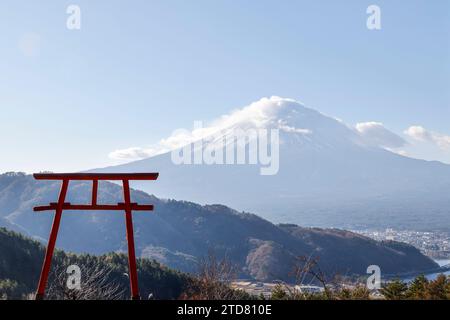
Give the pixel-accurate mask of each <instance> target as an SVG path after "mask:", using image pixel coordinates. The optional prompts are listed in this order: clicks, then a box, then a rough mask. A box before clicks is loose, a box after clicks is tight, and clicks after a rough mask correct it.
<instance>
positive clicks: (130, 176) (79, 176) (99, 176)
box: [33, 173, 159, 181]
mask: <svg viewBox="0 0 450 320" xmlns="http://www.w3.org/2000/svg"><path fill="white" fill-rule="evenodd" d="M158 175H159V174H158V173H125V174H124V173H35V174H33V177H34V178H35V179H36V180H88V181H93V180H109V181H114V180H115V181H117V180H156V179H158Z"/></svg>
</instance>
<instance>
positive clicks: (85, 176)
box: [33, 173, 159, 300]
mask: <svg viewBox="0 0 450 320" xmlns="http://www.w3.org/2000/svg"><path fill="white" fill-rule="evenodd" d="M158 175H159V174H158V173H36V174H34V175H33V176H34V178H35V179H36V180H58V181H62V185H61V191H60V193H59V198H58V202H52V203H50V204H49V205H48V206H39V207H35V208H34V211H36V212H38V211H51V210H55V218H54V220H53V224H52V229H51V232H50V236H49V240H48V245H47V251H46V253H45V258H44V263H43V265H42V271H41V276H40V278H39V285H38V288H37V292H36V297H35V299H36V300H42V299H44V295H45V287H46V286H47V280H48V275H49V272H50V267H51V262H52V257H53V251H54V249H55V243H56V238H57V236H58V229H59V224H60V222H61V216H62V212H63V211H64V210H123V211H125V223H126V230H127V242H128V268H129V277H130V289H131V290H130V291H131V299H133V300H139V299H140V296H139V288H138V278H137V270H136V255H135V250H134V236H133V219H132V211H133V210H134V211H152V210H153V205H139V204H137V203H132V202H131V195H130V183H129V181H130V180H156V179H158ZM71 180H77V181H83V180H84V181H92V201H91V204H71V203H69V202H65V199H66V195H67V189H68V187H69V181H71ZM100 180H109V181H122V184H123V195H124V202H120V203H118V204H116V205H107V204H98V203H97V192H98V181H100Z"/></svg>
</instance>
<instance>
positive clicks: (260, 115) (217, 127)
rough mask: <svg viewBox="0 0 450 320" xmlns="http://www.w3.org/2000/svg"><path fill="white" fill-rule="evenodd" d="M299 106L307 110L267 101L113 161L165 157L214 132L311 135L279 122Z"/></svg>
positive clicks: (123, 153)
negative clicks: (267, 131)
mask: <svg viewBox="0 0 450 320" xmlns="http://www.w3.org/2000/svg"><path fill="white" fill-rule="evenodd" d="M292 105H295V106H297V107H303V105H302V104H300V103H299V102H297V101H295V100H292V99H285V98H280V97H270V98H263V99H261V100H259V101H257V102H254V103H252V104H250V105H249V106H246V107H244V108H242V109H237V110H235V111H233V112H231V113H229V114H226V115H223V116H221V117H219V118H217V119H215V120H214V121H212V122H211V123H209V124H207V125H202V124H201V123H198V124H196V125H194V129H193V130H190V131H189V130H185V129H179V130H176V131H174V132H173V133H172V135H170V136H169V137H168V138H165V139H162V140H160V141H159V142H158V143H157V144H155V145H151V146H149V147H146V148H139V147H133V148H127V149H122V150H116V151H113V152H111V153H110V154H109V157H110V158H113V159H118V160H138V159H144V158H148V157H152V156H155V155H158V154H162V153H165V152H168V151H171V150H175V149H177V148H181V147H183V146H185V145H187V144H189V143H193V142H195V141H198V140H200V139H205V138H207V137H210V136H212V135H213V134H214V133H217V132H220V131H223V132H229V130H233V128H239V129H243V130H247V129H250V128H251V129H259V128H266V129H267V128H276V129H280V130H282V131H285V132H289V133H296V134H304V135H306V134H311V133H312V131H311V130H309V129H305V128H297V127H296V126H293V125H292V124H291V125H289V124H288V123H286V121H279V118H278V115H279V114H280V113H282V112H294V113H295V112H296V110H295V108H285V107H286V106H292Z"/></svg>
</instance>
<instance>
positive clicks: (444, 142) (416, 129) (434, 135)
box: [404, 126, 450, 150]
mask: <svg viewBox="0 0 450 320" xmlns="http://www.w3.org/2000/svg"><path fill="white" fill-rule="evenodd" d="M404 133H405V134H406V135H407V136H409V137H411V138H413V139H414V140H417V141H422V142H431V143H434V144H436V145H437V146H438V147H439V148H440V149H442V150H449V149H450V136H448V135H445V134H442V133H438V132H434V131H429V130H427V129H425V128H424V127H422V126H411V127H409V128H408V129H407V130H405V132H404Z"/></svg>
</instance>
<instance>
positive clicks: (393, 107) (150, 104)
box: [0, 0, 450, 172]
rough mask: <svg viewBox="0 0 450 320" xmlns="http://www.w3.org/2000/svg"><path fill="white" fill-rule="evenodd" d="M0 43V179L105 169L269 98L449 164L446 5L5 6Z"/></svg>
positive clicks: (238, 0)
mask: <svg viewBox="0 0 450 320" xmlns="http://www.w3.org/2000/svg"><path fill="white" fill-rule="evenodd" d="M70 4H76V5H78V6H79V7H80V8H81V30H69V29H67V27H66V20H67V18H68V16H69V15H68V14H67V13H66V9H67V7H68V6H69V5H70ZM371 4H376V5H378V6H379V7H380V8H381V23H382V29H381V30H375V31H373V30H372V31H371V30H368V29H367V27H366V20H367V17H368V14H367V13H366V9H367V7H368V6H369V5H371ZM0 40H1V41H0V111H1V115H2V117H1V120H2V121H1V124H0V150H1V151H0V152H1V153H0V154H1V161H0V172H4V171H10V170H14V171H27V172H32V171H40V170H52V171H73V170H81V169H89V168H92V167H97V166H104V165H108V164H112V163H114V160H112V159H110V158H109V157H108V154H109V153H110V152H112V151H114V150H117V149H123V148H128V147H132V146H145V145H149V144H152V143H154V142H156V141H158V140H160V139H161V138H163V137H166V136H169V135H170V134H171V132H172V131H173V130H174V129H176V128H190V127H191V126H192V124H193V122H194V121H195V120H205V121H206V120H211V119H214V118H217V117H218V116H220V115H222V114H226V113H229V112H230V111H231V110H233V109H235V108H238V107H243V106H245V105H248V104H250V103H251V102H253V101H255V100H259V99H260V98H261V97H266V96H272V95H277V96H281V97H286V98H293V99H296V100H299V101H302V102H303V103H305V104H306V105H308V106H310V107H313V108H315V109H317V110H320V111H322V112H324V113H326V114H329V115H333V116H335V117H337V118H340V119H342V120H343V121H345V122H346V123H348V124H350V125H356V124H357V123H359V122H369V121H374V122H381V123H383V124H384V126H385V127H387V128H389V129H390V130H392V131H394V132H395V133H397V134H399V135H401V136H402V137H404V138H405V139H407V140H408V141H410V142H411V146H410V147H409V148H410V150H407V152H409V153H410V154H411V155H413V156H416V157H420V158H425V159H437V160H441V161H446V162H448V163H450V1H448V0H433V1H429V0H421V1H419V0H402V1H401V0H397V1H392V0H389V1H377V0H371V1H365V0H342V1H337V0H328V1H326V0H321V1H319V0H315V1H300V0H295V1H294V0H292V1H288V0H276V1H275V0H273V1H268V0H258V1H250V0H233V1H230V0H208V1H206V0H191V1H186V0H179V1H174V0H159V1H155V0H150V1H149V0H146V1H137V0H131V1H111V0H95V1H93V0H89V1H87V0H86V1H81V0H78V1H77V0H72V1H53V0H48V1H32V0H28V1H23V0H2V1H1V3H0ZM411 126H416V128H415V129H412V131H411V130H410V131H408V132H409V133H410V135H409V136H407V135H405V134H404V133H403V132H404V131H405V130H407V129H408V128H410V127H411ZM419 127H422V128H425V129H426V130H428V131H426V132H421V131H420V128H419ZM414 137H415V138H416V139H413V138H414ZM447 138H448V139H449V140H448V141H449V144H448V148H446V141H447V140H446V139H447ZM420 139H422V140H424V141H422V142H420V141H419V140H420Z"/></svg>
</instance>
